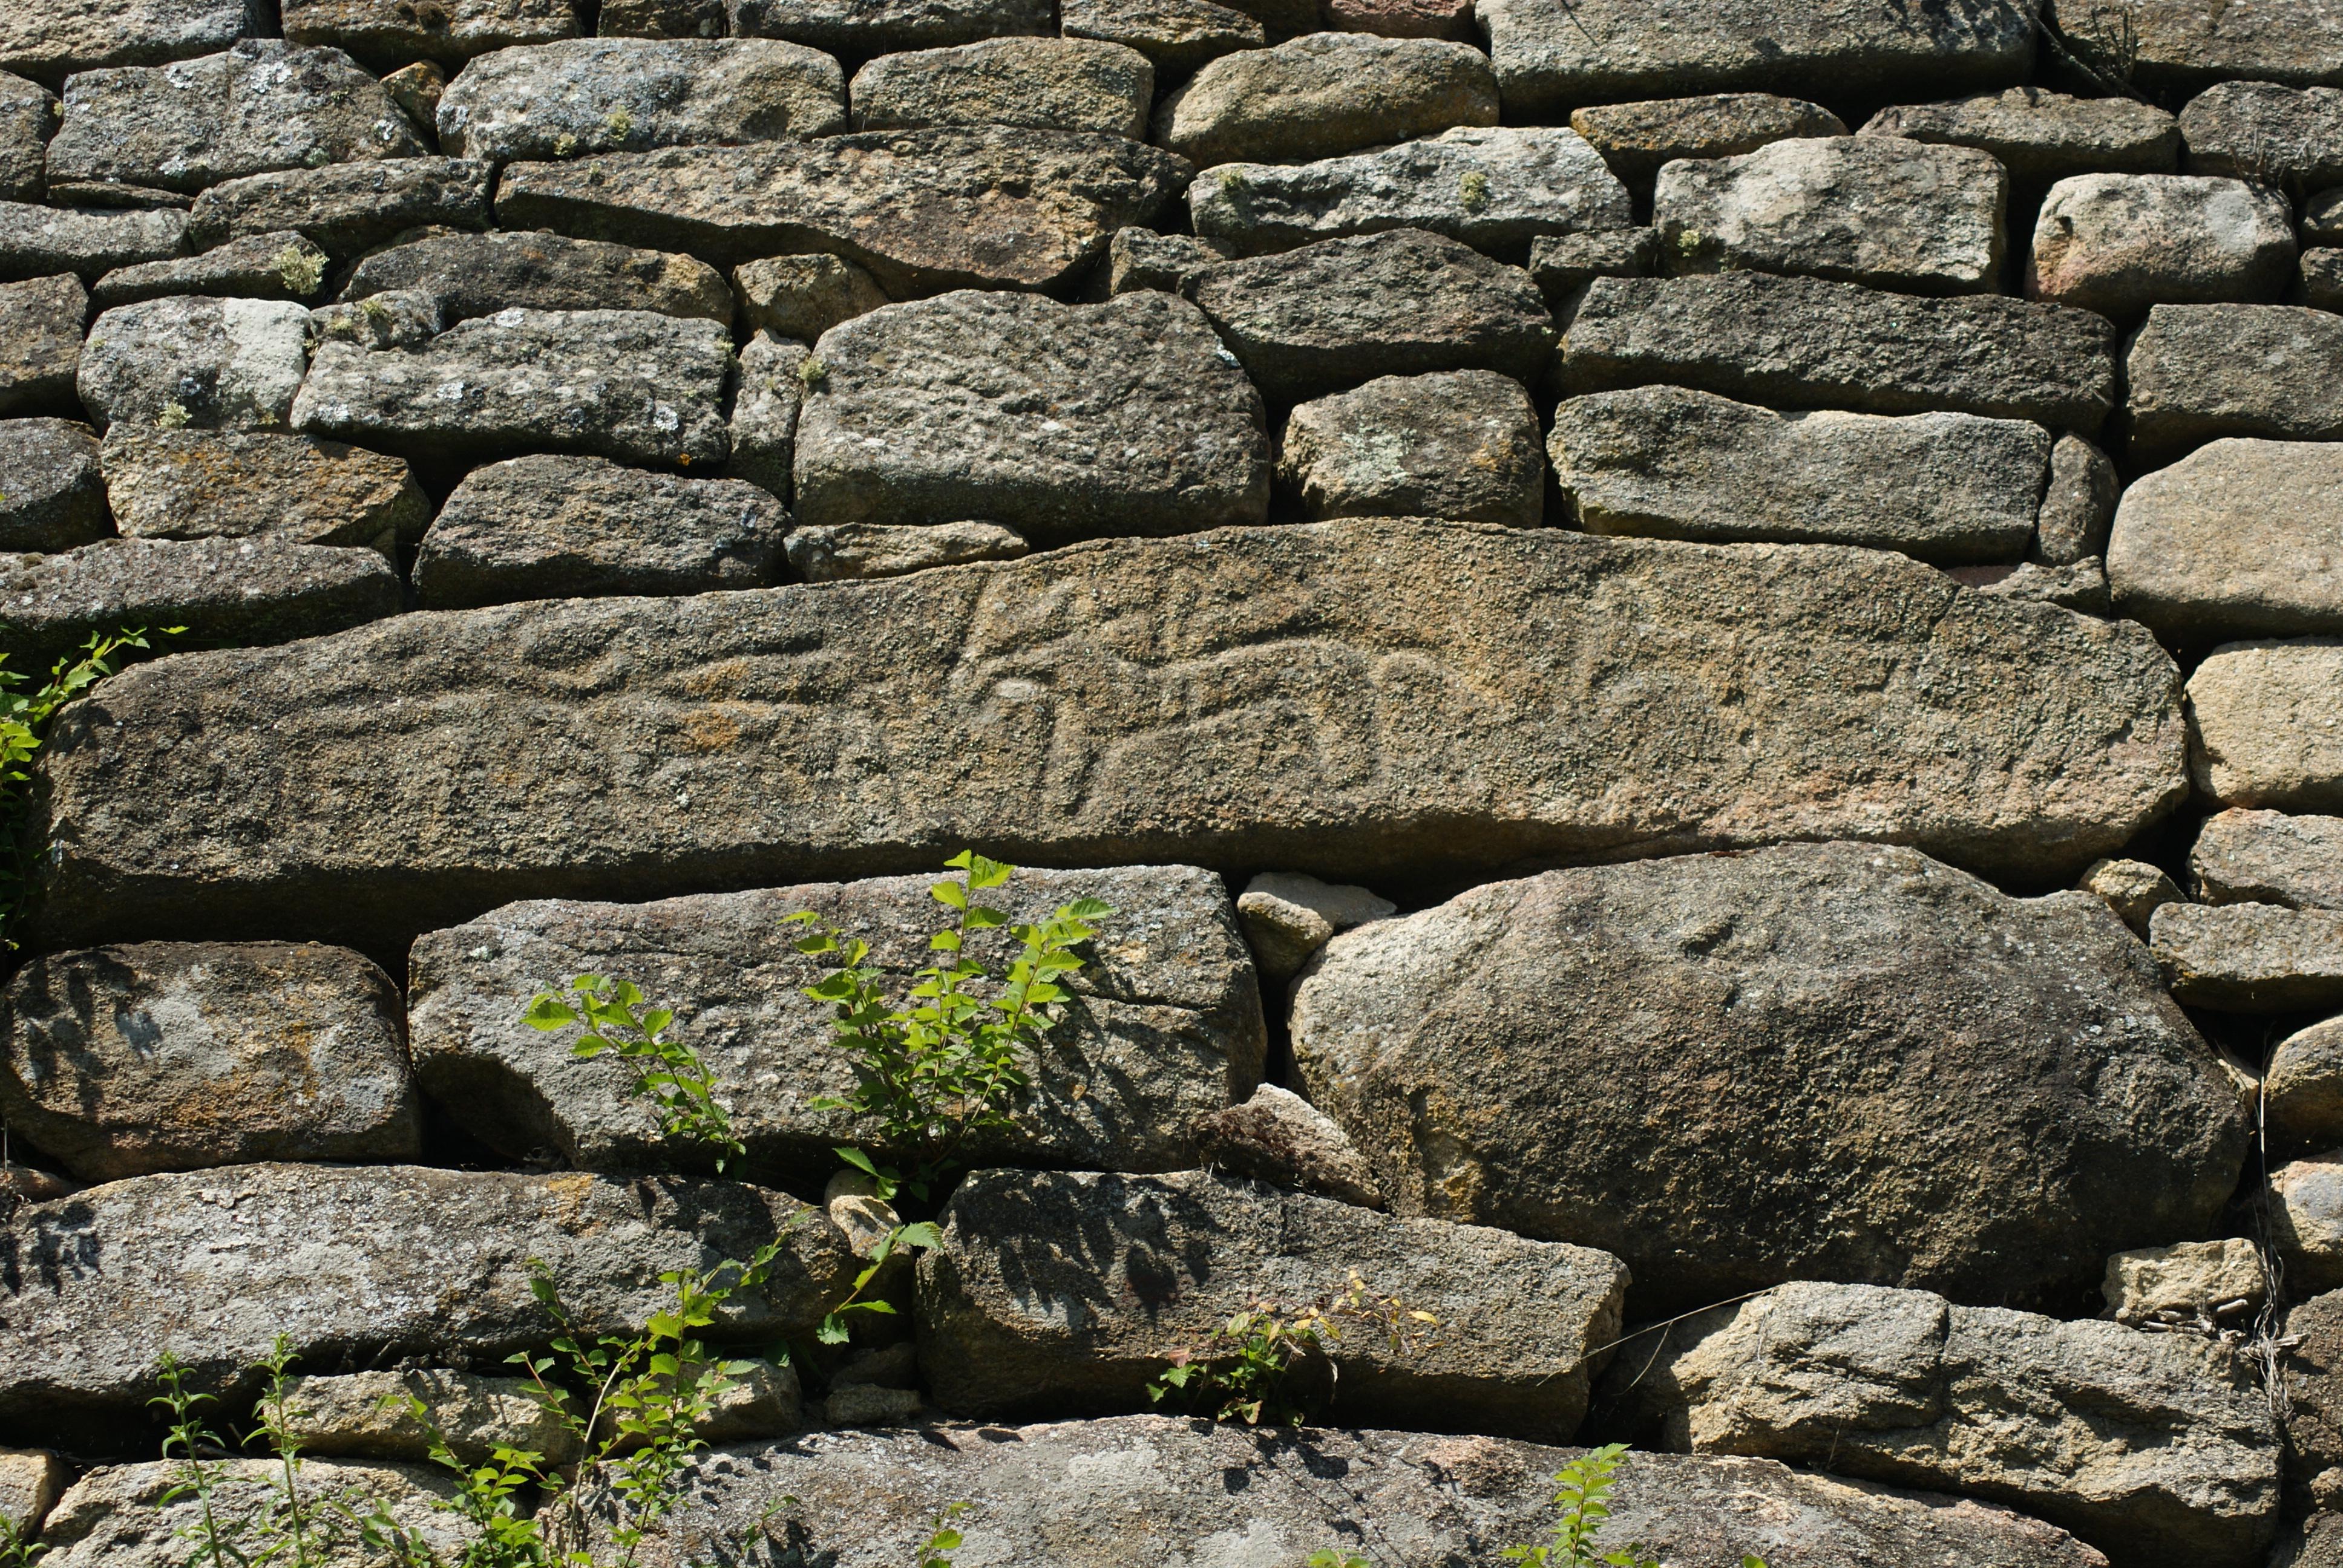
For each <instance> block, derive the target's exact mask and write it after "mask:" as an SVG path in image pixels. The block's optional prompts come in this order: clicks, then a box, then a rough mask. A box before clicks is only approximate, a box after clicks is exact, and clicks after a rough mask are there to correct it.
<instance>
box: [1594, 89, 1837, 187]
mask: <svg viewBox="0 0 2343 1568" xmlns="http://www.w3.org/2000/svg"><path fill="white" fill-rule="evenodd" d="M1570 128H1571V129H1572V130H1574V131H1576V132H1577V133H1578V134H1579V135H1580V136H1584V137H1585V138H1586V139H1587V141H1588V142H1590V143H1592V144H1593V145H1594V150H1595V151H1596V152H1598V153H1600V154H1602V155H1603V161H1604V163H1606V164H1608V165H1610V166H1611V172H1612V173H1613V174H1615V175H1617V176H1619V177H1620V178H1621V179H1623V180H1624V181H1626V182H1627V183H1628V184H1629V185H1631V186H1636V187H1637V188H1638V189H1648V188H1649V187H1650V186H1651V183H1652V181H1653V180H1654V178H1655V177H1657V176H1658V175H1659V172H1660V166H1661V165H1663V164H1669V163H1674V161H1675V160H1676V159H1678V158H1729V157H1732V156H1735V155H1737V154H1741V153H1754V152H1755V151H1756V150H1757V149H1758V148H1759V147H1762V146H1765V144H1766V143H1768V142H1778V141H1784V140H1786V139H1788V138H1790V137H1793V136H1845V135H1846V122H1845V121H1844V120H1841V119H1840V118H1839V117H1838V116H1836V115H1834V114H1832V113H1831V112H1830V111H1829V110H1828V109H1825V108H1824V107H1823V106H1821V105H1819V104H1809V103H1807V102H1806V101H1805V99H1803V98H1784V97H1779V96H1776V95H1774V94H1772V93H1712V94H1710V95H1707V96H1705V97H1698V98H1654V99H1649V100H1646V101H1645V102H1643V103H1640V104H1604V105H1601V106H1596V107H1594V108H1587V109H1576V110H1573V111H1572V113H1571V116H1570Z"/></svg>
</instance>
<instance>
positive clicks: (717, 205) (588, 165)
mask: <svg viewBox="0 0 2343 1568" xmlns="http://www.w3.org/2000/svg"><path fill="white" fill-rule="evenodd" d="M1188 173H1189V169H1188V166H1187V164H1186V163H1185V162H1183V161H1182V160H1181V159H1179V158H1175V157H1173V156H1171V155H1170V154H1169V153H1165V152H1163V151H1161V150H1160V149H1158V148H1155V147H1150V146H1142V145H1141V144H1140V143H1137V142H1133V141H1131V140H1130V139H1128V138H1127V137H1123V136H1084V135H1081V134H1080V133H1078V132H1073V131H1032V130H1023V129H1020V128H1017V127H1013V126H939V127H936V128H934V129H930V130H924V131H872V132H867V133H864V134H861V135H859V136H827V137H824V138H822V139H821V140H820V141H817V142H811V143H805V144H799V143H790V142H763V143H759V144H756V145H754V146H743V147H670V148H667V149H665V150H662V151H659V152H655V153H628V154H613V155H608V156H603V157H599V158H581V159H578V160H577V161H575V162H572V163H559V164H517V165H515V166H512V167H510V168H508V169H507V170H506V171H505V174H504V179H503V183H502V184H501V185H500V186H498V193H497V217H498V221H499V222H500V223H502V224H503V225H504V226H506V227H507V228H550V229H554V230H557V231H558V232H560V233H563V234H574V235H578V236H580V237H583V238H588V239H608V240H616V241H618V242H619V243H621V244H637V243H650V244H656V245H659V246H669V247H679V248H681V249H685V250H689V251H690V252H691V253H692V254H693V255H695V256H699V257H700V258H701V259H703V260H706V261H712V262H715V263H716V264H718V265H719V266H732V265H735V264H737V263H739V262H742V261H748V260H751V259H753V258H755V257H758V256H773V255H777V254H779V253H782V252H787V251H826V252H828V253H830V254H831V255H835V256H842V257H844V258H845V259H846V260H848V261H851V262H853V263H855V264H856V265H858V266H862V267H864V268H866V269H868V270H869V271H870V274H871V276H874V277H876V278H877V279H878V280H879V283H880V286H881V287H883V288H885V289H886V290H887V291H888V292H889V293H890V295H893V296H895V297H898V298H908V297H911V296H914V295H922V294H937V293H940V292H942V291H944V290H946V289H950V288H1046V287H1053V286H1061V285H1065V284H1068V283H1070V282H1071V280H1072V279H1073V278H1074V277H1075V276H1077V275H1078V274H1080V273H1081V271H1082V270H1083V269H1084V268H1086V267H1087V266H1090V265H1091V263H1092V262H1093V261H1095V260H1096V259H1097V258H1098V256H1100V255H1101V254H1102V253H1103V252H1104V251H1105V249H1106V239H1107V236H1108V235H1109V234H1111V233H1112V232H1113V231H1114V230H1115V229H1117V228H1120V227H1121V226H1122V225H1124V224H1127V223H1145V222H1148V221H1149V220H1150V219H1151V218H1152V217H1153V216H1155V214H1156V213H1157V212H1159V211H1161V209H1162V207H1163V206H1164V204H1165V203H1167V202H1168V201H1170V200H1171V198H1172V196H1174V195H1175V194H1177V192H1178V191H1179V190H1180V188H1181V187H1182V186H1184V185H1185V184H1186V183H1187V178H1188Z"/></svg>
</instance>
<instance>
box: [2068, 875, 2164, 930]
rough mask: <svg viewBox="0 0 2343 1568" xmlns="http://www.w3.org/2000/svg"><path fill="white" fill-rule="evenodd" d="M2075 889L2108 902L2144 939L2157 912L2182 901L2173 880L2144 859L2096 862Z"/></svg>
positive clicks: (2120, 918)
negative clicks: (2149, 923) (2148, 926)
mask: <svg viewBox="0 0 2343 1568" xmlns="http://www.w3.org/2000/svg"><path fill="white" fill-rule="evenodd" d="M2075 886H2076V887H2077V888H2078V889H2080V890H2082V891H2084V892H2086V893H2089V894H2091V895H2092V896H2093V897H2095V898H2097V899H2099V900H2103V901H2105V903H2106V904H2107V908H2109V909H2111V910H2114V911H2115V912H2116V917H2117V919H2118V920H2122V921H2123V923H2124V924H2126V925H2127V926H2129V927H2130V928H2131V929H2132V930H2134V931H2136V932H2137V933H2138V934H2139V936H2140V937H2141V938H2142V940H2145V939H2146V938H2147V922H2148V920H2150V919H2151V918H2152V917H2153V916H2154V915H2155V913H2156V911H2157V910H2160V909H2162V908H2163V907H2164V906H2165V905H2167V904H2177V903H2178V902H2180V900H2181V892H2180V889H2179V888H2178V887H2177V886H2176V885H2175V884H2174V882H2173V880H2172V879H2171V878H2170V877H2167V876H2166V875H2165V874H2164V872H2163V871H2162V870H2160V869H2157V867H2154V866H2151V865H2149V864H2148V863H2147V861H2145V860H2094V861H2092V862H2091V863H2090V864H2089V865H2088V866H2086V867H2085V868H2083V875H2082V879H2080V880H2079V881H2077V883H2076V884H2075Z"/></svg>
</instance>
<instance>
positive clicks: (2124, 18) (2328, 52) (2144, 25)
mask: <svg viewBox="0 0 2343 1568" xmlns="http://www.w3.org/2000/svg"><path fill="white" fill-rule="evenodd" d="M2082 31H2083V33H2084V35H2085V37H2086V39H2087V41H2089V42H2092V43H2096V44H2097V45H2099V53H2100V54H2101V55H2102V57H2105V56H2106V55H2108V54H2111V53H2115V52H2117V51H2118V50H2120V51H2122V52H2123V53H2127V54H2133V55H2137V60H2136V64H2135V67H2134V68H2135V69H2136V71H2137V78H2138V81H2139V83H2140V84H2141V85H2143V86H2148V87H2154V88H2158V89H2179V90H2183V91H2191V90H2195V89H2197V88H2201V87H2204V86H2207V85H2210V84H2212V83H2214V82H2217V81H2220V80H2222V79H2223V78H2225V77H2234V76H2247V77H2254V78H2258V79H2260V80H2263V81H2271V82H2287V83H2291V84H2293V85H2310V84H2312V83H2321V82H2323V83H2327V84H2329V85H2333V84H2335V83H2338V82H2343V45H2338V41H2337V37H2336V33H2335V13H2334V10H2333V8H2332V6H2331V5H2328V0H2267V3H2265V4H2261V5H2251V6H2247V7H2244V8H2239V7H2237V6H2234V5H2220V4H2217V3H2216V0H2140V3H2138V4H2135V5H2130V6H2128V7H2127V8H2126V9H2125V10H2124V11H2123V12H2121V13H2120V14H2117V15H2105V14H2100V15H2094V16H2093V17H2092V18H2091V25H2087V26H2086V27H2085V28H2084V29H2083V30H2082Z"/></svg>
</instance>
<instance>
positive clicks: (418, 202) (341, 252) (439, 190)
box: [187, 158, 496, 261]
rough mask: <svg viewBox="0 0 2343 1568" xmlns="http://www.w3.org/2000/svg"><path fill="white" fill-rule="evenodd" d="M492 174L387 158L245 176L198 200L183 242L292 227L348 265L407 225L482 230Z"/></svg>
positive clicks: (217, 241) (482, 164)
mask: <svg viewBox="0 0 2343 1568" xmlns="http://www.w3.org/2000/svg"><path fill="white" fill-rule="evenodd" d="M495 174H496V166H495V165H493V164H491V163H489V162H488V161H487V160H486V159H483V158H387V159H383V160H381V161H378V162H375V163H358V164H327V166H325V167H323V168H315V169H308V168H303V169H285V170H282V171H279V172H277V173H275V174H265V175H247V176H245V177H244V178H243V179H239V180H226V181H223V182H222V183H221V184H219V185H216V186H212V187H211V188H210V189H209V190H207V191H206V192H204V194H203V195H201V196H197V197H196V205H195V206H193V207H191V208H189V209H188V212H187V243H188V244H190V245H192V246H198V247H201V248H206V249H208V248H209V247H211V246H216V245H225V244H226V243H227V242H228V241H229V240H231V239H236V238H241V237H243V236H246V235H256V234H275V233H277V232H278V231H280V230H283V229H293V230H296V231H297V232H299V233H300V234H302V235H304V236H307V238H308V239H309V240H310V241H311V242H312V243H314V244H316V245H317V246H320V247H321V248H322V249H324V250H325V252H326V253H327V255H328V256H333V257H335V258H336V259H337V260H339V261H347V260H349V259H350V258H352V257H354V256H358V255H360V254H362V253H364V252H366V251H368V250H371V249H373V248H374V247H375V246H378V245H383V244H386V243H387V242H388V241H390V240H392V239H395V238H397V236H400V235H402V234H405V233H406V232H407V230H409V229H413V228H458V229H480V228H486V227H488V186H489V184H490V182H491V180H492V178H493V177H494V176H495Z"/></svg>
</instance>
